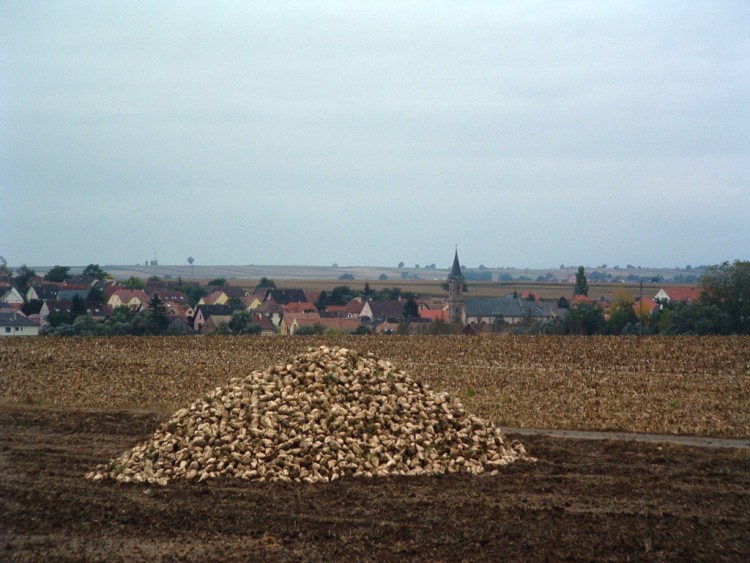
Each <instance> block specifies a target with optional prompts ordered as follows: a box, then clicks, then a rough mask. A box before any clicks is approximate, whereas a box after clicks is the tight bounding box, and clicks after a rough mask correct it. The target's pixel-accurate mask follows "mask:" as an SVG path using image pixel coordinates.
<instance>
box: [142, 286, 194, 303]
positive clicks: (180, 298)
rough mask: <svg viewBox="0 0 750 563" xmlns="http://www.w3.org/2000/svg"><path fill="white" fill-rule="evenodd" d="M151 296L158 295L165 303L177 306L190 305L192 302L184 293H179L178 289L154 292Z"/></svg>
mask: <svg viewBox="0 0 750 563" xmlns="http://www.w3.org/2000/svg"><path fill="white" fill-rule="evenodd" d="M151 295H152V296H153V295H156V296H158V297H159V299H161V300H162V301H163V302H164V303H174V304H175V305H189V304H190V300H189V299H188V296H187V295H186V294H185V292H184V291H178V290H176V289H162V290H158V291H154V292H152V293H151Z"/></svg>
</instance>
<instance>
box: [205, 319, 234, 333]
mask: <svg viewBox="0 0 750 563" xmlns="http://www.w3.org/2000/svg"><path fill="white" fill-rule="evenodd" d="M231 320H232V315H210V316H209V317H208V319H207V320H206V322H205V324H204V325H203V326H202V328H201V331H202V332H203V334H211V333H213V332H216V329H217V328H219V325H220V324H221V323H226V324H229V321H231Z"/></svg>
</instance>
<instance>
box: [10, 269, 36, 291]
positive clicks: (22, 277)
mask: <svg viewBox="0 0 750 563" xmlns="http://www.w3.org/2000/svg"><path fill="white" fill-rule="evenodd" d="M35 277H36V272H35V271H34V269H33V268H29V267H28V266H27V265H26V264H24V265H22V266H21V267H20V268H17V269H16V275H15V276H14V277H13V283H14V284H15V286H16V289H17V290H18V291H20V292H21V293H26V290H27V289H29V284H30V282H31V279H32V278H35Z"/></svg>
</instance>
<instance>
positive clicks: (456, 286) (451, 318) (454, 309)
mask: <svg viewBox="0 0 750 563" xmlns="http://www.w3.org/2000/svg"><path fill="white" fill-rule="evenodd" d="M465 282H466V280H465V279H464V274H463V272H462V271H461V263H460V262H459V260H458V248H457V249H456V255H455V256H454V257H453V266H452V267H451V271H450V274H448V299H446V301H445V302H446V304H447V305H448V322H450V323H451V324H460V325H464V324H466V310H465V309H464V285H465Z"/></svg>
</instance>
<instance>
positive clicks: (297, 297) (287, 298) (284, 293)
mask: <svg viewBox="0 0 750 563" xmlns="http://www.w3.org/2000/svg"><path fill="white" fill-rule="evenodd" d="M266 299H273V300H274V301H276V303H278V304H279V305H288V304H289V303H303V302H307V300H308V298H307V294H306V293H305V291H304V290H303V289H272V290H270V291H269V292H268V293H266Z"/></svg>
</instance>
